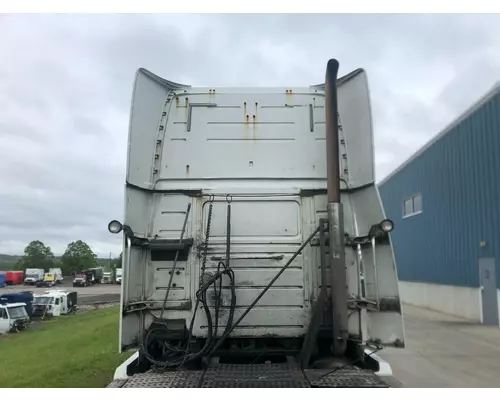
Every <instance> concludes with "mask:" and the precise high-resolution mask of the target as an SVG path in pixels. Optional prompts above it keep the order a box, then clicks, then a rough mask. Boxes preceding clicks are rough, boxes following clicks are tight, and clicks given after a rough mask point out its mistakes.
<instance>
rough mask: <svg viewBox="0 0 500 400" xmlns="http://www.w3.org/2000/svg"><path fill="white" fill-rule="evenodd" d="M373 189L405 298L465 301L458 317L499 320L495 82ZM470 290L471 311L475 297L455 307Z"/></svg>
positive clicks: (451, 308) (499, 161)
mask: <svg viewBox="0 0 500 400" xmlns="http://www.w3.org/2000/svg"><path fill="white" fill-rule="evenodd" d="M379 191H380V196H381V198H382V202H383V204H384V208H385V212H386V215H387V217H388V218H390V219H392V220H393V221H394V224H395V228H394V232H393V233H392V235H391V237H392V241H393V245H394V254H395V258H396V265H397V268H398V274H399V279H400V281H401V282H403V284H402V286H403V294H402V296H403V301H405V292H406V297H407V300H408V301H409V302H410V303H414V304H416V305H422V306H426V307H429V308H434V309H436V310H441V311H445V312H451V313H453V314H457V315H461V311H460V308H467V307H470V309H469V310H467V311H464V314H463V315H462V316H465V317H471V318H474V319H478V320H481V321H483V322H484V323H488V324H498V320H499V316H498V309H499V306H498V301H499V299H498V290H497V289H498V288H500V267H499V266H500V258H499V257H500V86H498V85H496V86H495V87H494V88H493V89H492V90H491V91H490V92H488V93H487V94H486V95H485V96H484V97H483V98H482V99H480V100H479V101H478V102H477V103H476V104H475V105H473V106H472V107H471V108H470V109H469V110H467V111H466V112H465V113H464V114H463V115H462V116H460V117H459V118H458V119H457V120H456V121H455V122H453V123H452V124H450V125H449V126H448V127H447V128H446V129H445V130H444V131H442V132H441V133H440V134H438V135H437V136H436V137H435V138H434V139H432V140H431V141H430V142H429V143H428V144H427V145H425V146H424V147H423V148H422V149H421V150H419V151H418V152H417V153H416V154H414V155H413V156H412V157H411V158H410V159H409V160H408V161H406V162H405V163H404V164H402V165H401V166H400V167H399V168H397V169H396V170H395V171H394V172H393V173H392V174H390V175H389V176H388V177H387V178H385V179H384V180H383V181H382V182H380V184H379ZM495 265H496V273H495ZM495 275H496V278H495ZM410 283H413V284H410ZM417 283H420V284H419V285H417ZM448 286H449V288H448ZM461 288H462V289H465V288H471V289H473V290H474V291H475V292H474V291H472V292H471V290H469V291H468V292H467V293H466V292H465V291H464V290H460V289H461ZM440 291H441V294H440ZM493 292H494V295H495V297H494V298H493ZM474 293H476V295H475V294H474ZM464 296H465V297H464ZM474 296H477V308H478V309H477V314H476V311H474V309H473V308H474V307H476V304H469V305H468V306H467V307H465V306H463V307H462V306H460V302H461V301H467V302H468V303H474V302H476V298H475V297H474ZM444 297H446V299H443V300H441V298H444ZM466 299H467V300H466ZM446 302H448V303H449V304H438V303H446ZM452 302H458V306H457V304H451V303H452Z"/></svg>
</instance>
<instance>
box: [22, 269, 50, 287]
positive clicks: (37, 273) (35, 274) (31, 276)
mask: <svg viewBox="0 0 500 400" xmlns="http://www.w3.org/2000/svg"><path fill="white" fill-rule="evenodd" d="M44 275H45V270H44V269H43V268H28V269H26V273H25V275H24V284H25V285H36V284H37V282H41V281H43V276H44Z"/></svg>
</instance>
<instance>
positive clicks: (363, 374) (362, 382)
mask: <svg viewBox="0 0 500 400" xmlns="http://www.w3.org/2000/svg"><path fill="white" fill-rule="evenodd" d="M331 371H332V370H328V369H315V370H305V371H304V373H305V375H306V376H307V378H308V379H309V382H310V384H311V387H318V388H349V387H351V388H352V387H356V388H377V387H378V388H387V387H389V385H387V384H386V383H384V382H382V380H381V379H380V377H378V376H377V375H375V374H374V373H373V372H372V371H365V370H362V369H357V368H349V369H347V368H342V369H339V370H337V371H335V372H332V373H330V374H329V375H326V376H323V375H325V374H327V373H328V372H331Z"/></svg>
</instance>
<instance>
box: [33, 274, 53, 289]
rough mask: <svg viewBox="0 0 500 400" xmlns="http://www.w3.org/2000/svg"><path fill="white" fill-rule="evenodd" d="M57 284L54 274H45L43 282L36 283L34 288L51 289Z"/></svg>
mask: <svg viewBox="0 0 500 400" xmlns="http://www.w3.org/2000/svg"><path fill="white" fill-rule="evenodd" d="M56 283H57V281H56V276H55V274H52V273H50V272H47V273H46V274H45V275H44V276H43V281H40V282H37V283H36V287H52V286H55V285H56Z"/></svg>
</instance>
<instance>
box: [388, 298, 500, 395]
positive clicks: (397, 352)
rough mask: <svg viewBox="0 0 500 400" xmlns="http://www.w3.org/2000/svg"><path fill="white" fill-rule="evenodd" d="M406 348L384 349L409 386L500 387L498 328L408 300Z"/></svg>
mask: <svg viewBox="0 0 500 400" xmlns="http://www.w3.org/2000/svg"><path fill="white" fill-rule="evenodd" d="M403 312H404V322H405V333H406V345H407V348H406V349H385V350H383V351H381V352H380V356H381V357H382V358H383V359H385V360H386V361H388V362H389V363H390V364H391V367H392V370H393V374H394V377H395V378H396V379H397V380H398V381H399V382H401V384H402V386H403V387H406V388H479V387H489V388H494V387H499V385H500V383H499V380H498V377H499V376H500V361H499V360H500V329H499V328H498V327H492V326H485V325H480V324H478V323H476V322H473V321H468V320H465V319H461V318H457V317H453V316H449V315H446V314H441V313H437V312H434V311H429V310H424V309H421V308H417V307H413V306H409V305H404V307H403Z"/></svg>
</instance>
